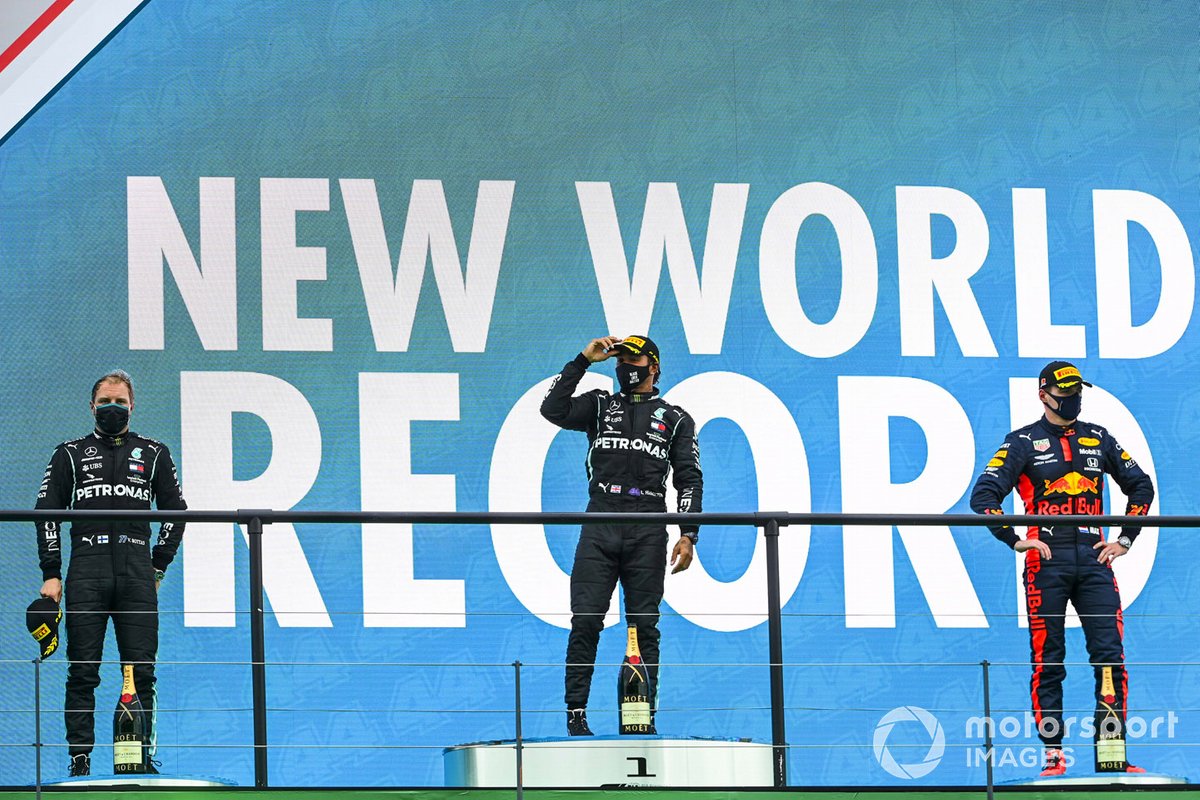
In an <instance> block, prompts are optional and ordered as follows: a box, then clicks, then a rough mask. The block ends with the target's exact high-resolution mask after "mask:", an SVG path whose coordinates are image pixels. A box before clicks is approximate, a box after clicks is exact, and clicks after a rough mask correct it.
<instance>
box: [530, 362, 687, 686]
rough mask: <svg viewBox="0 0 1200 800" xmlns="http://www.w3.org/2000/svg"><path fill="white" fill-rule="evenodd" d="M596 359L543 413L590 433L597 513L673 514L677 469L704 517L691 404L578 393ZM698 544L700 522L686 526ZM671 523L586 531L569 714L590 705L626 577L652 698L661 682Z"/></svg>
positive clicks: (576, 576)
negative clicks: (600, 650) (609, 617)
mask: <svg viewBox="0 0 1200 800" xmlns="http://www.w3.org/2000/svg"><path fill="white" fill-rule="evenodd" d="M590 363H591V362H589V361H588V360H587V358H586V357H585V356H583V355H582V354H580V355H578V356H576V358H575V360H574V361H572V362H570V363H569V364H567V365H566V366H565V367H563V370H562V373H561V374H560V375H559V376H558V377H557V378H555V379H554V383H553V384H552V385H551V386H550V391H549V392H547V393H546V397H545V399H544V400H543V401H542V408H541V411H542V416H543V417H545V418H546V419H547V420H549V421H550V422H553V423H554V424H555V425H557V426H559V427H560V428H566V429H567V430H573V431H584V432H586V433H587V437H588V454H587V473H588V494H589V498H590V499H589V502H588V507H587V510H588V511H621V512H626V511H629V512H639V511H651V512H653V511H666V510H667V501H666V485H667V475H668V472H670V473H671V475H672V481H673V483H674V485H675V488H676V490H677V491H678V493H679V497H678V500H679V511H680V512H684V513H687V512H691V513H699V512H700V503H701V495H702V493H703V476H702V474H701V472H700V448H699V445H698V444H697V443H696V424H695V422H693V420H692V418H691V417H690V416H689V415H688V414H687V412H685V411H684V410H683V409H682V408H679V407H678V406H673V405H670V404H668V403H666V402H664V401H663V400H662V399H661V398H660V397H659V396H658V393H657V391H655V392H651V393H649V394H633V395H628V394H624V393H620V394H610V393H608V392H604V391H600V390H595V391H590V392H585V393H584V394H581V395H579V396H578V397H572V396H571V395H572V393H573V392H574V391H575V387H577V386H578V385H579V381H580V379H581V378H583V375H584V373H585V372H586V371H587V368H588V366H589V365H590ZM680 527H681V530H682V531H683V535H684V536H687V537H688V538H690V539H692V541H693V542H695V541H696V537H697V533H696V531H697V527H696V526H686V525H685V526H680ZM666 548H667V529H666V528H665V527H663V526H662V525H611V524H598V525H584V526H583V529H582V531H581V533H580V537H579V545H578V547H576V549H575V563H574V566H573V567H572V568H571V615H572V616H571V634H570V636H569V637H568V639H567V669H566V694H565V700H566V703H567V708H586V707H587V701H588V694H589V690H590V687H591V681H592V669H593V667H592V665H593V664H594V663H595V661H596V646H597V644H598V643H599V640H600V631H601V629H602V628H603V627H604V615H605V614H606V613H607V612H608V605H609V600H610V599H611V598H612V593H613V589H614V588H616V584H617V580H618V578H619V579H620V581H621V586H622V588H623V589H624V590H625V616H626V618H627V619H628V621H629V622H630V623H631V624H636V625H637V629H638V644H639V645H640V647H641V651H642V657H643V659H644V660H645V662H646V665H647V667H648V669H647V671H648V672H649V676H648V677H649V679H650V680H649V684H650V692H651V697H652V698H653V696H654V692H655V690H656V688H657V680H658V640H659V632H658V606H659V603H660V602H661V601H662V596H663V580H664V576H665V575H666V564H667V561H666Z"/></svg>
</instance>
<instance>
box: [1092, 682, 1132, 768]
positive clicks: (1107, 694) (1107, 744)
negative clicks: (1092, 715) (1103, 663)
mask: <svg viewBox="0 0 1200 800" xmlns="http://www.w3.org/2000/svg"><path fill="white" fill-rule="evenodd" d="M1100 695H1101V697H1100V706H1101V707H1100V708H1097V709H1096V772H1124V771H1125V768H1126V767H1127V766H1129V760H1128V757H1127V756H1126V755H1125V724H1124V720H1122V718H1121V713H1120V710H1119V709H1117V708H1114V707H1113V704H1114V703H1116V702H1117V689H1116V686H1115V685H1114V683H1113V668H1112V667H1104V668H1103V670H1102V672H1101V674H1100Z"/></svg>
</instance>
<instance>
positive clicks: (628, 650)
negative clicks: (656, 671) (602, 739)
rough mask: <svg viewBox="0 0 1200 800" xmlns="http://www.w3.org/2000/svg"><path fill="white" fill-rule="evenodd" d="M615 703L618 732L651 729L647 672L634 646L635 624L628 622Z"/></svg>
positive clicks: (634, 732) (639, 652) (642, 731)
mask: <svg viewBox="0 0 1200 800" xmlns="http://www.w3.org/2000/svg"><path fill="white" fill-rule="evenodd" d="M617 706H618V707H619V708H620V709H621V733H622V734H637V733H650V732H651V718H650V675H649V673H648V672H647V671H646V665H645V664H644V663H642V653H641V651H640V650H639V649H638V639H637V626H636V625H630V626H629V640H628V643H627V644H626V646H625V660H624V661H623V662H622V663H621V674H620V679H619V680H618V681H617Z"/></svg>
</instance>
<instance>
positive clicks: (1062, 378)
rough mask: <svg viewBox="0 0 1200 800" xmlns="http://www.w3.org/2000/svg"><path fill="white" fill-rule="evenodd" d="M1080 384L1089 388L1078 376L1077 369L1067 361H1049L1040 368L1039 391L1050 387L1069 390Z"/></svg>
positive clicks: (1081, 377) (1080, 376)
mask: <svg viewBox="0 0 1200 800" xmlns="http://www.w3.org/2000/svg"><path fill="white" fill-rule="evenodd" d="M1081 383H1082V384H1083V385H1084V386H1091V384H1090V383H1088V382H1087V381H1085V380H1084V379H1083V376H1082V375H1080V374H1079V368H1078V367H1076V366H1075V365H1074V364H1072V363H1071V362H1069V361H1051V362H1050V363H1049V364H1047V365H1046V366H1045V367H1043V368H1042V373H1041V375H1039V376H1038V388H1039V389H1047V388H1049V387H1051V386H1057V387H1058V388H1060V389H1070V388H1071V387H1072V386H1076V385H1078V384H1081Z"/></svg>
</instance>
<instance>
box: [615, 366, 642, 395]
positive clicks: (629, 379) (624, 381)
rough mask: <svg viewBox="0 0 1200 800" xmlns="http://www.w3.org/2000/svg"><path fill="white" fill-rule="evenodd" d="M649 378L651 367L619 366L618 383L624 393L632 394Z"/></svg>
mask: <svg viewBox="0 0 1200 800" xmlns="http://www.w3.org/2000/svg"><path fill="white" fill-rule="evenodd" d="M648 377H650V367H649V365H647V366H644V367H635V366H634V365H633V364H617V383H619V384H620V385H621V391H622V392H632V391H633V390H634V389H636V388H637V387H638V386H639V385H641V383H642V381H644V380H646V378H648Z"/></svg>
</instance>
